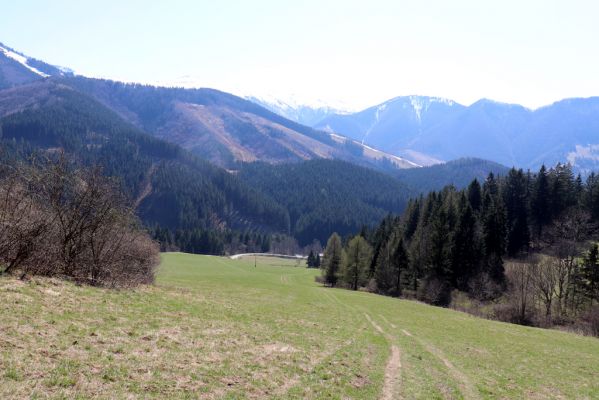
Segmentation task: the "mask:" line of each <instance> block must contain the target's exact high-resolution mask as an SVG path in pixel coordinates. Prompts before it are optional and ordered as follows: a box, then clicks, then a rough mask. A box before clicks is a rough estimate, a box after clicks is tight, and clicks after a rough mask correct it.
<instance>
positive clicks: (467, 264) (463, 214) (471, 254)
mask: <svg viewBox="0 0 599 400" xmlns="http://www.w3.org/2000/svg"><path fill="white" fill-rule="evenodd" d="M470 204H471V202H470V199H466V197H465V196H464V194H462V196H461V197H460V201H459V205H458V208H459V210H458V222H457V225H456V229H455V231H454V233H453V236H452V242H453V243H452V246H451V260H452V268H451V271H452V276H451V283H452V285H453V286H454V287H457V288H458V289H460V290H467V288H468V286H467V285H468V282H469V280H470V279H471V278H472V277H474V276H475V275H476V274H477V273H478V272H479V271H478V265H479V261H480V259H481V258H482V254H481V245H480V240H479V237H478V236H479V235H478V233H477V222H476V218H475V215H474V211H473V209H472V207H471V205H470Z"/></svg>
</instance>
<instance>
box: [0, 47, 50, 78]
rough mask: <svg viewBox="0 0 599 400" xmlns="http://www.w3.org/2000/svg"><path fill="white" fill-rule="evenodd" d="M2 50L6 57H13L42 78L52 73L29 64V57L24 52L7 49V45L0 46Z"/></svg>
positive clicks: (0, 50)
mask: <svg viewBox="0 0 599 400" xmlns="http://www.w3.org/2000/svg"><path fill="white" fill-rule="evenodd" d="M0 52H1V53H3V54H4V55H5V56H6V57H8V58H11V59H13V60H15V61H16V62H18V63H19V64H21V65H23V66H24V67H25V68H27V69H28V70H30V71H31V72H33V73H34V74H37V75H39V76H41V77H42V78H47V77H48V76H50V75H48V74H46V73H44V72H42V71H40V70H39V69H37V68H35V67H32V66H31V65H29V64H28V61H29V58H27V57H25V56H24V55H22V54H19V53H16V52H14V51H12V50H10V49H7V48H5V47H2V46H0Z"/></svg>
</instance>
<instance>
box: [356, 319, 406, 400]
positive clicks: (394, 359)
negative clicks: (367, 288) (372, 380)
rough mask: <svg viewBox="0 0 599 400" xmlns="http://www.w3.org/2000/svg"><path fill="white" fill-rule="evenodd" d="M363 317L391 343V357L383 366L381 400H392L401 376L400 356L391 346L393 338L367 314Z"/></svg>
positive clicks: (392, 345) (397, 350) (395, 348)
mask: <svg viewBox="0 0 599 400" xmlns="http://www.w3.org/2000/svg"><path fill="white" fill-rule="evenodd" d="M364 316H365V317H366V319H367V320H368V322H370V325H372V327H373V328H374V329H375V330H376V331H377V332H379V333H380V334H381V335H383V336H384V337H385V339H387V341H388V342H389V343H391V356H390V357H389V361H387V365H386V366H385V381H384V382H383V392H382V393H381V397H380V398H381V400H392V399H393V393H395V392H396V391H397V389H398V386H399V378H400V376H401V354H400V352H399V347H397V346H396V345H395V344H393V343H392V342H393V337H392V336H391V335H389V334H388V333H386V332H385V331H384V330H383V328H381V326H380V325H379V324H377V323H376V322H375V321H374V320H373V319H372V318H371V317H370V315H368V314H367V313H364Z"/></svg>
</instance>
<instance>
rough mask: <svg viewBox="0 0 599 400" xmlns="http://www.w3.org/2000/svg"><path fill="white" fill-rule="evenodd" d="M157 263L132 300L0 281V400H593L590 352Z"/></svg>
mask: <svg viewBox="0 0 599 400" xmlns="http://www.w3.org/2000/svg"><path fill="white" fill-rule="evenodd" d="M257 262H258V265H257V267H256V268H255V267H254V258H253V257H251V258H248V259H241V260H229V259H225V258H219V257H208V256H194V255H186V254H177V253H172V254H165V255H163V263H162V266H161V267H160V270H159V274H158V278H157V282H156V285H155V286H153V287H144V288H139V289H136V290H132V291H124V290H123V291H114V290H106V289H96V288H91V287H81V286H75V285H72V284H68V283H63V282H60V281H56V280H48V279H33V280H31V281H28V282H21V281H18V280H16V279H14V278H10V277H0V307H1V313H0V398H2V399H9V398H65V399H72V398H91V397H94V398H111V399H112V398H160V399H167V398H190V399H193V398H210V399H220V398H226V399H237V398H279V399H288V398H297V399H304V398H339V399H346V398H354V399H396V398H397V399H400V398H402V399H436V398H438V399H460V398H464V399H494V398H501V399H502V398H514V399H523V398H527V399H544V398H558V399H574V398H580V399H593V398H599V340H597V339H594V338H589V337H582V336H577V335H574V334H570V333H563V332H558V331H551V330H541V329H535V328H527V327H522V326H516V325H509V324H504V323H500V322H494V321H487V320H481V319H478V318H475V317H472V316H469V315H466V314H463V313H459V312H455V311H451V310H447V309H442V308H435V307H430V306H427V305H423V304H420V303H417V302H411V301H404V300H397V299H392V298H387V297H382V296H377V295H373V294H368V293H362V292H351V291H346V290H337V289H329V288H324V287H321V286H320V285H318V284H316V283H315V282H314V276H315V275H316V274H317V273H318V271H314V270H308V269H305V268H303V267H297V266H296V264H297V263H296V261H294V260H280V259H272V258H258V259H257Z"/></svg>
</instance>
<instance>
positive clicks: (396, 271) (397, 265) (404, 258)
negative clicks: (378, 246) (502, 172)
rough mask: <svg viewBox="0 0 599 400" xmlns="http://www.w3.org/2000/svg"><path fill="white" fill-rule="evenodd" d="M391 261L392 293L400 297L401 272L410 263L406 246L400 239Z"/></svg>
mask: <svg viewBox="0 0 599 400" xmlns="http://www.w3.org/2000/svg"><path fill="white" fill-rule="evenodd" d="M391 261H392V262H391V269H392V272H393V275H395V282H394V290H393V292H394V295H395V296H397V297H399V296H401V274H402V273H403V271H405V270H407V269H408V267H409V263H410V259H409V256H408V251H407V250H406V246H405V243H404V240H403V238H402V237H400V238H399V241H398V242H397V244H396V246H395V249H394V252H393V258H392V260H391Z"/></svg>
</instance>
